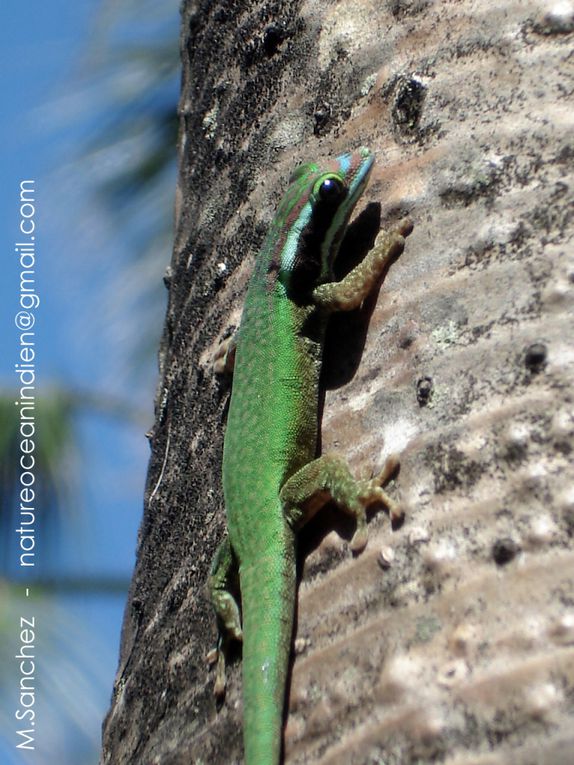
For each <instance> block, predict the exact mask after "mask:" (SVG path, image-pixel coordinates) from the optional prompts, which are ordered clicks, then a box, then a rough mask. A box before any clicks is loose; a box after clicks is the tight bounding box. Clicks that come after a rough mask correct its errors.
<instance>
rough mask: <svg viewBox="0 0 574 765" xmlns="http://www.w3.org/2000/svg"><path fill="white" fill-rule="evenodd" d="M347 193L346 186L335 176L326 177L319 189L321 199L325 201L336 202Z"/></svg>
mask: <svg viewBox="0 0 574 765" xmlns="http://www.w3.org/2000/svg"><path fill="white" fill-rule="evenodd" d="M344 194H345V187H344V186H343V184H342V183H341V181H340V180H339V179H338V178H336V177H335V176H330V177H329V178H325V180H324V181H322V182H321V185H320V186H319V189H318V196H319V199H321V201H323V202H336V201H338V200H339V199H340V198H341V197H342V196H343V195H344Z"/></svg>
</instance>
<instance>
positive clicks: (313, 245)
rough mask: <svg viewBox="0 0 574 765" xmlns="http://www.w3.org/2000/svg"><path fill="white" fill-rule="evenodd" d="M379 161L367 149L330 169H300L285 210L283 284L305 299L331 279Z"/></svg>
mask: <svg viewBox="0 0 574 765" xmlns="http://www.w3.org/2000/svg"><path fill="white" fill-rule="evenodd" d="M374 161H375V159H374V156H373V155H372V154H371V152H370V151H369V150H368V149H366V148H361V149H358V150H357V151H354V152H349V153H347V154H342V155H341V156H339V157H336V158H335V159H332V160H329V161H327V162H325V163H324V164H317V163H314V162H313V163H308V164H305V165H300V166H299V167H298V168H297V169H296V170H295V171H294V172H293V173H292V175H291V177H290V179H289V188H288V190H287V193H286V194H285V197H284V198H283V201H282V203H281V205H280V208H279V219H280V220H281V221H282V222H283V226H284V232H285V239H284V242H283V246H282V248H281V262H280V264H279V281H280V282H281V283H282V284H283V286H284V287H285V289H286V290H287V292H288V293H290V294H291V295H292V296H294V297H301V298H303V297H304V296H306V295H309V294H310V292H311V291H312V290H313V289H314V287H316V286H317V284H320V283H321V282H322V281H325V280H327V279H329V278H330V277H331V270H332V266H333V263H334V260H335V258H336V256H337V252H338V250H339V246H340V244H341V240H342V238H343V235H344V233H345V229H346V227H347V223H348V222H349V218H350V217H351V213H352V212H353V210H354V208H355V205H356V204H357V202H358V200H359V199H360V197H361V195H362V193H363V191H364V190H365V187H366V185H367V183H368V180H369V176H370V174H371V170H372V168H373V164H374Z"/></svg>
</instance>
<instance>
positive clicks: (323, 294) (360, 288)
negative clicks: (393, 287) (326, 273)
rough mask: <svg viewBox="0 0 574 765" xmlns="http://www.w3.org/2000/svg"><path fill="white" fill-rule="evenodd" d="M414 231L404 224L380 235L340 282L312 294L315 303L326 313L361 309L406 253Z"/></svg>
mask: <svg viewBox="0 0 574 765" xmlns="http://www.w3.org/2000/svg"><path fill="white" fill-rule="evenodd" d="M412 230H413V224H412V223H411V221H410V220H408V219H407V220H403V221H402V222H401V223H400V224H399V225H398V226H397V228H396V229H393V230H392V231H385V230H381V231H379V234H378V236H377V239H376V241H375V244H374V247H373V248H372V249H371V250H369V252H368V253H367V254H366V255H365V257H364V258H363V260H362V261H361V262H360V263H359V264H358V265H357V266H355V268H353V270H352V271H350V272H349V273H348V274H347V276H345V277H344V278H343V279H341V281H339V282H327V283H326V284H320V285H319V286H318V287H315V289H314V290H313V300H314V302H315V303H316V304H317V305H318V306H320V307H321V308H323V309H324V310H326V311H352V310H353V309H355V308H358V307H359V306H360V305H361V303H362V302H363V300H364V299H365V298H366V297H367V296H368V295H369V293H370V292H371V291H372V290H373V288H374V286H375V284H376V283H377V282H378V281H379V280H380V279H381V277H382V275H383V273H384V272H385V269H386V268H387V266H388V265H389V263H390V262H391V261H392V260H394V258H396V257H397V256H398V255H400V254H401V252H402V251H403V249H404V246H405V237H406V236H408V235H409V234H410V233H411V231H412Z"/></svg>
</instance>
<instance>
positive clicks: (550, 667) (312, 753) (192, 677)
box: [102, 0, 574, 765]
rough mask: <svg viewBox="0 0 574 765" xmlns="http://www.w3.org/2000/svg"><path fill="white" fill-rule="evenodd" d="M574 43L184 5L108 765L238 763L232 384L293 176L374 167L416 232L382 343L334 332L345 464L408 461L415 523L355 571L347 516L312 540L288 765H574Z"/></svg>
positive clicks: (401, 266)
mask: <svg viewBox="0 0 574 765" xmlns="http://www.w3.org/2000/svg"><path fill="white" fill-rule="evenodd" d="M573 29H574V8H573V6H572V3H570V2H561V3H558V2H556V3H555V4H554V5H552V4H551V3H550V4H549V3H544V2H542V1H540V2H529V1H528V0H523V1H522V2H518V1H515V2H512V0H501V2H499V3H497V4H493V3H492V2H489V1H487V0H474V1H473V0H466V1H465V2H437V3H431V2H430V1H426V0H411V2H408V1H405V2H400V0H397V1H396V2H380V1H375V0H355V2H316V1H313V0H308V1H307V2H302V1H299V0H298V1H292V2H289V1H285V0H284V1H283V2H280V1H277V2H233V1H232V2H229V1H227V0H226V1H225V2H224V0H220V1H219V2H207V0H200V1H198V2H186V3H184V8H183V15H182V59H183V83H182V96H181V106H180V108H181V134H180V146H179V150H180V176H179V191H178V194H179V204H178V213H177V226H176V241H175V247H174V254H173V260H172V265H171V268H170V272H169V274H168V276H167V278H166V281H167V283H168V287H169V308H168V313H167V319H166V324H165V332H164V337H163V341H162V348H161V370H160V373H161V382H160V387H159V390H158V396H157V401H156V424H155V427H154V431H153V437H152V454H151V461H150V467H149V476H148V484H147V490H146V496H145V510H144V518H143V522H142V527H141V532H140V538H139V549H138V559H137V566H136V571H135V573H134V579H133V584H132V588H131V592H130V597H129V602H128V605H127V609H126V615H125V624H124V633H123V640H122V647H121V656H120V666H119V670H118V675H117V679H116V684H115V688H114V696H113V700H112V706H111V709H110V712H109V714H108V717H107V720H106V723H105V726H104V750H103V757H102V762H104V763H114V764H117V763H122V764H123V763H134V764H135V763H138V765H141V764H142V763H143V764H144V765H146V764H147V763H162V765H168V764H169V765H175V764H176V763H178V764H179V763H181V764H182V765H183V763H186V764H188V763H190V762H195V763H200V762H204V763H214V764H216V763H231V762H239V761H240V760H241V749H242V747H241V725H240V719H241V701H240V699H241V678H240V664H239V662H236V663H235V664H234V665H233V666H232V668H231V672H230V677H229V690H228V695H227V702H226V704H225V705H224V707H223V708H222V709H221V710H219V711H218V710H216V707H215V704H214V701H213V698H212V681H213V676H212V675H211V674H210V673H209V672H208V670H207V667H206V664H205V655H206V653H207V651H208V649H209V648H210V647H211V645H212V643H213V640H214V635H215V630H214V625H213V618H212V613H211V609H210V606H209V603H208V602H207V600H206V597H205V589H204V584H205V581H206V576H207V572H208V568H209V563H210V560H211V556H212V554H213V551H214V549H215V547H216V545H217V542H218V540H219V539H220V538H221V535H222V532H223V527H224V511H223V504H222V496H221V489H220V458H221V447H222V437H223V432H224V426H225V405H226V401H227V397H228V392H229V389H228V386H226V385H225V384H222V383H221V382H220V381H218V380H217V379H216V378H215V377H214V376H213V374H212V372H211V368H210V360H211V357H212V354H213V352H214V349H215V348H216V347H217V343H218V342H219V340H220V339H221V338H222V337H224V336H225V334H226V333H227V332H228V331H229V328H230V327H231V326H232V325H233V324H236V323H237V320H238V316H239V311H240V306H241V297H242V295H243V293H244V290H245V285H246V280H247V278H248V275H249V271H250V267H251V265H252V262H253V255H254V253H255V252H256V251H257V247H258V245H259V244H260V242H261V240H262V237H263V233H264V231H265V227H266V225H267V224H268V222H269V220H270V218H271V216H272V214H273V209H274V206H275V205H276V203H277V200H278V198H279V196H280V194H281V192H282V190H283V189H284V187H285V181H286V178H287V177H288V175H289V172H290V171H291V170H292V169H293V167H294V166H295V165H296V164H297V162H299V161H301V160H309V159H313V158H315V157H317V156H327V155H332V154H336V153H340V152H341V151H343V150H346V149H348V148H354V147H356V146H359V145H361V144H365V145H368V146H369V147H370V148H372V149H373V150H375V151H376V153H377V155H378V158H379V164H378V169H377V170H376V172H375V176H374V179H373V181H372V182H371V185H370V189H369V190H368V192H367V195H366V197H367V202H373V203H379V204H380V214H381V219H382V222H383V223H384V224H385V223H392V221H394V220H396V219H397V217H398V216H399V215H400V214H402V213H404V212H408V213H409V214H410V215H411V217H412V218H413V219H414V222H415V226H416V228H415V231H414V233H413V234H412V236H411V237H410V238H409V241H408V244H407V248H406V250H405V252H404V254H403V255H402V256H401V258H400V259H399V260H398V262H397V263H396V264H395V265H394V266H393V267H392V269H391V271H390V272H389V275H388V277H387V279H386V281H385V283H384V285H383V287H382V289H381V291H380V294H379V295H378V298H377V300H376V303H373V304H372V305H370V306H369V307H368V309H369V310H371V311H372V314H371V315H370V321H369V322H368V328H367V324H366V319H365V315H364V314H363V315H358V316H356V317H355V321H351V323H350V325H349V324H345V325H342V324H338V325H337V328H336V342H335V343H332V345H331V349H330V352H329V353H328V356H327V375H326V379H327V382H328V383H330V385H331V387H332V388H333V389H331V390H328V391H327V393H326V400H325V407H324V416H323V448H324V450H335V451H338V452H339V453H341V454H343V455H347V456H348V457H349V458H350V460H351V463H352V465H353V466H354V468H355V469H356V471H357V473H360V472H362V471H370V470H372V469H374V468H376V467H378V466H380V465H381V464H382V462H383V460H384V457H385V456H386V455H388V454H389V453H390V452H394V451H399V452H400V453H401V458H402V468H401V472H400V475H399V477H398V479H397V481H396V483H395V485H394V486H393V487H391V491H392V492H393V493H394V494H395V496H397V497H398V498H400V499H401V501H402V502H403V504H404V506H405V509H406V511H407V517H406V521H405V523H404V525H403V526H402V528H400V529H398V530H395V531H392V530H391V529H390V528H389V524H388V519H387V518H386V517H385V515H384V513H380V514H378V515H376V516H375V517H373V518H372V520H371V523H370V542H369V546H368V548H367V550H366V551H365V553H363V554H362V555H361V556H359V557H357V558H353V557H352V556H351V555H350V553H349V551H348V548H347V545H346V541H347V540H348V539H349V533H350V529H348V528H347V527H346V526H345V525H344V524H343V523H342V522H340V521H339V519H338V517H337V516H335V515H333V514H329V513H323V515H322V517H321V518H319V519H318V520H317V522H316V523H315V522H314V524H313V527H312V528H310V529H308V530H307V531H306V532H305V533H304V535H303V540H302V545H301V564H302V565H301V568H302V583H301V586H300V590H299V612H298V629H297V641H296V656H295V660H294V665H293V675H292V689H291V697H290V703H289V715H288V720H287V726H286V760H287V762H290V763H322V765H327V764H329V765H331V764H333V765H334V764H335V763H374V762H384V763H385V765H391V763H393V764H395V765H399V764H400V765H411V764H413V765H414V763H418V765H421V763H431V762H444V763H448V765H463V763H473V764H474V765H503V764H504V765H518V764H520V765H526V764H528V765H530V763H532V765H534V764H535V763H536V765H539V764H546V765H561V764H562V763H563V764H564V765H567V763H571V762H572V761H574V733H573V727H572V723H573V720H572V711H573V704H574V661H573V659H574V555H573V551H572V547H573V545H572V536H573V534H574V493H573V491H572V488H571V487H572V474H573V472H574V471H573V468H572V454H571V449H572V434H573V430H574V416H573V412H572V400H573V391H572V371H573V366H574V354H573V351H572V342H573V337H574V331H573V330H574V327H573V321H572V303H573V292H574V261H573V259H572V245H571V241H572V225H573V224H572V215H571V211H572V207H571V203H572V180H571V167H572V156H573V153H574V152H573V148H572V144H571V139H572V122H573V120H572V113H573V110H572V102H571V101H568V98H569V97H570V96H571V92H572V83H573V68H572V53H571V51H572V37H573ZM569 205H570V206H569ZM370 209H371V212H372V211H373V210H375V213H377V212H378V210H377V208H373V207H371V208H370ZM367 217H369V216H367ZM372 217H373V216H372V215H371V216H370V219H371V222H372ZM367 223H368V221H367ZM363 228H364V226H363ZM360 229H361V226H358V227H356V231H357V230H360ZM368 233H369V232H368ZM568 245H569V246H570V249H568ZM349 326H350V329H349ZM357 338H358V340H357ZM363 343H364V352H363V353H362V355H361V350H362V345H363ZM334 519H335V521H334ZM334 522H335V524H336V527H337V531H330V530H331V529H333V523H334Z"/></svg>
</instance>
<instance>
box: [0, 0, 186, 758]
mask: <svg viewBox="0 0 574 765" xmlns="http://www.w3.org/2000/svg"><path fill="white" fill-rule="evenodd" d="M9 5H10V9H9V10H7V5H5V6H4V8H3V11H2V24H1V25H0V41H1V45H0V57H1V68H0V78H1V81H2V94H3V98H2V106H1V108H2V116H1V119H0V156H1V158H2V159H1V164H2V183H1V184H0V204H1V210H2V218H1V221H2V224H1V226H0V239H1V246H2V252H3V253H4V258H3V269H2V278H1V279H0V322H1V327H2V330H1V331H0V385H1V387H2V389H6V388H15V387H16V383H17V380H16V378H15V375H14V371H13V368H14V363H15V362H16V361H17V358H16V354H17V342H18V332H17V330H16V327H15V326H14V315H15V314H16V312H17V310H18V285H19V266H18V262H17V259H16V257H15V254H14V242H15V241H18V234H17V225H18V221H19V215H18V207H19V199H18V197H19V184H20V181H21V180H22V179H28V178H33V179H34V180H35V188H36V222H37V239H36V279H37V291H38V294H39V296H40V299H41V304H40V307H39V308H38V310H37V312H36V314H37V316H36V318H37V321H36V325H35V331H36V338H35V340H36V349H37V374H38V378H37V380H38V383H37V394H38V395H41V394H42V391H44V392H46V391H49V390H50V389H51V387H52V386H53V385H65V386H66V387H69V388H70V389H73V390H84V389H88V390H90V391H97V392H102V393H106V394H112V395H114V396H117V397H118V398H124V399H125V400H126V401H129V402H130V403H131V404H132V405H134V407H136V408H138V410H140V411H142V412H143V413H144V418H143V419H144V421H145V418H146V416H147V417H148V419H149V422H148V423H147V425H148V426H149V425H151V424H152V421H153V395H154V386H155V382H156V380H155V359H154V358H153V356H152V355H150V358H149V360H146V361H145V362H144V363H143V364H141V365H139V364H138V365H137V368H135V362H134V356H133V338H134V333H135V332H137V328H138V326H139V325H140V324H141V322H142V319H141V317H139V316H138V315H136V314H135V312H134V309H133V307H132V306H131V305H130V303H129V299H128V298H127V297H126V295H127V291H128V287H129V284H126V274H127V273H129V271H127V270H126V269H127V268H128V267H129V262H130V258H132V255H133V253H130V241H129V238H128V237H122V236H119V235H118V231H117V228H115V227H114V224H113V223H112V222H111V221H110V220H109V218H108V217H107V216H106V214H105V212H104V210H103V209H102V208H100V207H99V206H98V205H97V204H96V202H95V201H94V190H95V187H96V184H97V182H98V181H99V180H101V178H102V172H103V171H104V172H105V162H106V161H107V162H108V163H109V162H110V161H112V160H110V155H109V154H108V155H103V158H104V162H103V163H102V156H99V155H98V152H93V155H92V157H91V158H89V159H85V158H83V159H82V152H83V147H84V146H85V144H86V142H87V141H88V139H92V138H94V137H95V136H97V133H98V125H97V115H98V114H101V113H102V112H105V104H103V105H102V103H101V101H102V99H105V98H106V95H105V88H104V91H102V90H100V91H99V92H98V90H97V85H95V84H94V83H91V84H90V80H89V77H87V76H86V71H85V70H87V68H88V63H87V62H86V50H87V49H89V48H90V46H93V41H94V30H98V29H99V30H100V31H101V27H102V23H101V4H100V3H98V2H87V1H86V0H83V1H82V0H78V1H77V2H75V3H69V2H67V0H66V2H64V0H49V2H46V3H41V4H34V5H33V6H31V5H30V4H26V3H14V2H13V3H10V4H9ZM169 23H170V24H172V25H173V30H174V45H176V46H177V23H178V15H177V4H175V3H174V8H173V17H172V18H171V19H170V20H169ZM142 42H145V41H142ZM92 50H93V48H92ZM172 96H173V98H174V99H175V97H176V94H175V93H174V94H172ZM170 97H171V96H170ZM97 99H99V100H100V103H99V110H98V109H94V108H93V102H94V100H97ZM110 108H112V109H113V106H112V107H110ZM119 150H120V151H121V148H120V149H119ZM112 156H113V155H112ZM102 164H103V165H104V168H103V170H102ZM173 183H174V185H175V177H174V180H173ZM169 257H170V252H169V251H168V250H167V249H165V250H163V251H160V252H158V253H157V258H156V260H157V263H156V264H154V269H155V266H156V265H157V273H155V272H154V273H152V274H151V275H150V274H148V275H147V276H146V278H151V279H153V280H157V281H158V283H159V282H160V279H161V274H162V273H163V271H164V269H165V267H166V265H167V263H168V261H169ZM126 264H128V265H126ZM145 320H146V321H149V322H150V324H151V326H152V327H155V328H156V333H157V335H156V336H157V338H159V335H160V332H161V316H159V315H154V316H151V317H150V316H146V317H145ZM155 343H156V340H153V344H155ZM145 429H146V426H145V423H144V422H142V424H141V426H134V425H129V424H127V423H126V422H119V421H118V420H117V419H113V418H107V419H106V418H103V417H102V416H101V415H99V414H95V413H90V412H86V413H84V414H83V415H82V416H81V417H79V419H78V422H77V435H78V446H77V450H76V451H75V452H74V454H71V455H70V458H69V460H68V463H69V464H68V471H69V475H70V479H71V482H72V485H73V489H74V494H73V496H74V503H73V504H74V505H75V508H72V509H73V510H75V512H72V513H70V514H69V515H66V516H65V518H64V523H63V524H62V527H61V529H62V535H61V540H60V543H59V544H58V545H57V546H54V547H52V548H51V547H50V546H49V545H47V544H46V545H43V546H42V547H41V548H39V549H38V551H37V562H38V565H37V568H36V570H35V576H42V575H53V574H58V575H62V574H66V575H69V576H78V575H81V576H101V577H117V578H121V579H125V580H126V581H129V578H130V576H131V572H132V570H133V565H134V561H135V546H136V536H137V529H138V526H139V523H140V521H141V513H142V497H143V489H144V481H145V472H146V467H147V460H148V457H149V447H148V444H147V441H146V439H145V436H144V433H145ZM38 513H41V508H38ZM26 573H27V572H26ZM25 579H26V576H24V577H20V580H21V581H22V586H24V584H25ZM0 586H1V580H0ZM124 604H125V595H115V596H109V595H108V596H94V595H93V594H86V593H78V594H75V595H73V596H72V595H67V596H61V597H58V598H56V599H50V600H48V601H46V600H42V599H41V598H39V599H38V600H35V601H34V603H33V604H32V605H31V604H30V602H29V601H27V602H25V601H24V600H22V602H21V603H20V604H19V603H18V602H16V603H15V604H14V603H13V604H12V606H11V608H10V609H8V611H7V612H6V613H3V614H1V616H2V617H3V618H2V621H3V622H4V624H7V626H6V634H7V635H8V638H9V641H11V640H12V641H13V643H14V646H15V648H17V645H18V635H19V628H18V626H17V619H18V614H19V613H20V612H19V607H20V606H21V607H22V608H29V607H31V608H32V610H33V611H34V613H35V614H36V616H37V619H38V623H39V624H41V627H38V631H39V633H41V634H39V635H38V655H37V673H38V686H37V688H38V700H37V704H36V707H35V709H36V712H37V746H38V748H37V749H36V750H35V751H34V752H30V753H28V754H27V755H26V756H24V755H23V754H22V753H21V752H19V751H18V750H17V749H16V748H15V740H16V737H15V733H14V732H15V730H16V729H17V727H18V725H17V723H15V722H14V720H13V712H14V708H15V705H16V701H17V700H16V695H17V694H16V687H11V686H10V683H9V682H8V681H7V678H8V677H11V675H10V673H11V672H12V671H13V669H14V667H13V666H9V667H7V668H5V667H2V668H1V671H0V674H1V675H2V676H3V678H4V681H3V682H2V684H1V685H0V693H1V695H0V761H1V762H2V763H4V765H21V763H33V764H34V765H43V764H44V763H55V762H58V763H59V764H61V765H67V764H68V763H70V765H72V763H73V765H83V763H86V765H88V763H95V762H97V758H96V757H97V755H96V754H95V753H94V752H95V748H96V747H97V746H98V745H99V735H100V727H101V722H102V718H103V715H104V714H105V711H106V709H107V705H108V703H109V698H110V694H111V689H112V683H113V677H114V674H115V669H116V665H117V659H118V649H119V634H120V627H121V619H122V615H123V608H124ZM11 609H12V610H11ZM10 620H13V624H14V626H13V628H11V627H10V623H11V622H10ZM5 655H6V654H3V655H2V656H4V657H5ZM2 656H0V658H2ZM3 660H5V658H3ZM66 699H67V701H66ZM66 704H68V707H67V706H66ZM82 705H83V707H84V708H83V709H82V711H81V714H78V711H77V709H76V710H74V706H75V707H76V708H77V707H78V706H82Z"/></svg>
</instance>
